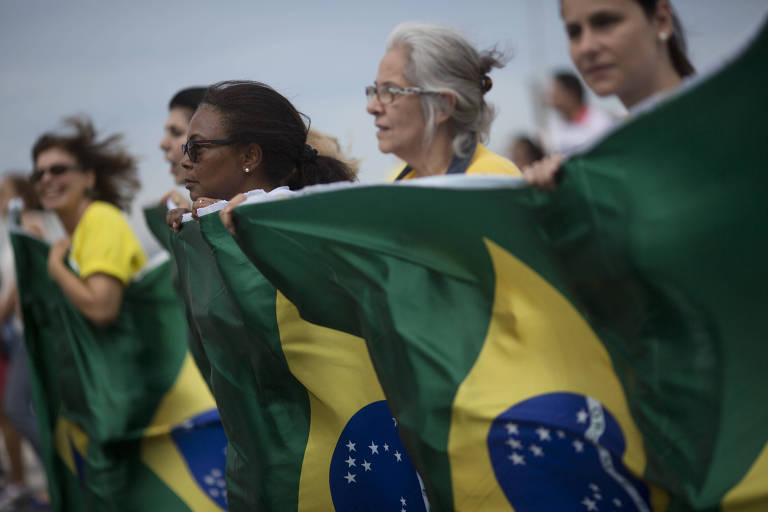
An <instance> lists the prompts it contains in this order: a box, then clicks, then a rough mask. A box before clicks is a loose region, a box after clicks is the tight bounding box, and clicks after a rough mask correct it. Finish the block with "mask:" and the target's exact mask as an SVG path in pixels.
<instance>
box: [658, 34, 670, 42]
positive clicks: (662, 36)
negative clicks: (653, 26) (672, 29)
mask: <svg viewBox="0 0 768 512" xmlns="http://www.w3.org/2000/svg"><path fill="white" fill-rule="evenodd" d="M659 39H661V41H662V42H664V43H666V42H667V39H669V34H667V33H666V32H659Z"/></svg>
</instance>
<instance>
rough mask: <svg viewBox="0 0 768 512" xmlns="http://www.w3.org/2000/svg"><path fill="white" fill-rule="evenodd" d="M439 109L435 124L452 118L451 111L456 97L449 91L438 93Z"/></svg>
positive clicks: (454, 105) (454, 106)
mask: <svg viewBox="0 0 768 512" xmlns="http://www.w3.org/2000/svg"><path fill="white" fill-rule="evenodd" d="M440 99H441V103H442V105H441V107H442V108H441V109H440V112H438V113H437V122H438V123H442V122H444V121H447V120H449V119H450V118H451V117H452V116H453V110H454V109H455V108H456V95H455V94H453V93H452V92H450V91H444V92H441V93H440Z"/></svg>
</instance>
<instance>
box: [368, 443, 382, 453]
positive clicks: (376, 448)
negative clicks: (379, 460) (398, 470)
mask: <svg viewBox="0 0 768 512" xmlns="http://www.w3.org/2000/svg"><path fill="white" fill-rule="evenodd" d="M368 448H370V449H371V454H374V453H376V454H378V453H379V445H377V444H376V443H374V442H373V441H371V444H370V445H369V446H368Z"/></svg>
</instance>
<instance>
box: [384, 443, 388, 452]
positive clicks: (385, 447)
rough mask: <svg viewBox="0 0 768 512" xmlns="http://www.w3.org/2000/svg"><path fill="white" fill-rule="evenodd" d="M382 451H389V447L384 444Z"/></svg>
mask: <svg viewBox="0 0 768 512" xmlns="http://www.w3.org/2000/svg"><path fill="white" fill-rule="evenodd" d="M384 451H385V452H388V451H389V445H388V444H387V443H384Z"/></svg>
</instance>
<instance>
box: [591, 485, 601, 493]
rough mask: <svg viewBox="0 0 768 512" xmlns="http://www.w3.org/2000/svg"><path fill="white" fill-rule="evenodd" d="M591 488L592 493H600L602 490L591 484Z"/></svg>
mask: <svg viewBox="0 0 768 512" xmlns="http://www.w3.org/2000/svg"><path fill="white" fill-rule="evenodd" d="M589 488H590V489H592V492H600V488H599V487H598V486H597V484H589Z"/></svg>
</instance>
